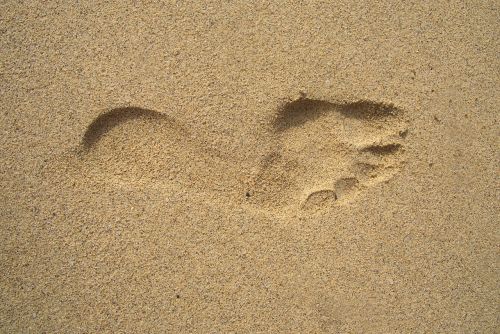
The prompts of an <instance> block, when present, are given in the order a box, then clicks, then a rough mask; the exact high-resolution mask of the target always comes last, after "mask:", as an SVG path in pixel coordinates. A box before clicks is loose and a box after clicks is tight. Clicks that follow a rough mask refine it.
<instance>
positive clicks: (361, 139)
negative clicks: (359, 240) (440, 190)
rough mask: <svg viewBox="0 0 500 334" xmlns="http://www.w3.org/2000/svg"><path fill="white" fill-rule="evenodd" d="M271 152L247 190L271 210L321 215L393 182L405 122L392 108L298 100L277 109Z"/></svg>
mask: <svg viewBox="0 0 500 334" xmlns="http://www.w3.org/2000/svg"><path fill="white" fill-rule="evenodd" d="M271 130H272V136H273V140H274V142H275V145H274V148H273V151H272V152H271V153H269V155H268V156H267V157H266V158H265V159H264V160H263V161H262V163H261V166H260V169H259V172H258V173H256V175H255V177H254V179H253V180H252V183H251V185H250V187H251V188H252V193H253V194H254V196H252V199H251V201H252V202H253V203H254V204H257V205H260V206H263V207H267V208H269V209H276V208H277V209H280V210H283V209H288V208H293V207H299V208H300V209H302V210H322V209H327V208H331V207H333V206H334V205H337V204H340V203H346V202H349V201H350V200H351V199H352V198H354V197H355V196H356V195H357V194H359V193H360V192H362V191H363V190H364V189H366V188H367V187H369V186H373V185H375V184H377V183H379V182H382V181H385V180H388V179H389V178H391V177H392V176H393V175H394V174H395V173H396V172H397V171H398V170H399V169H400V168H401V167H402V165H403V163H404V141H405V137H406V134H407V122H406V121H405V120H404V118H403V112H402V110H400V109H399V108H396V107H395V106H393V105H391V104H385V103H377V102H372V101H364V100H362V101H355V102H330V101H324V100H315V99H309V98H306V97H305V96H302V97H301V98H299V99H296V100H294V101H290V102H288V103H286V104H284V105H283V106H282V107H281V108H279V110H278V113H277V116H276V118H275V119H274V121H273V123H272V129H271Z"/></svg>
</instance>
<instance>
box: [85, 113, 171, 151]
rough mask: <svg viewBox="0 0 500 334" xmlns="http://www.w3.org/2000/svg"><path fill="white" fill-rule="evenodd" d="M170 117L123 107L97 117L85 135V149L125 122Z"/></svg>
mask: <svg viewBox="0 0 500 334" xmlns="http://www.w3.org/2000/svg"><path fill="white" fill-rule="evenodd" d="M167 117H168V116H166V115H163V114H160V113H159V112H157V111H154V110H150V109H143V108H138V107H123V108H116V109H112V110H110V111H108V112H106V113H104V114H102V115H100V116H99V117H97V118H96V119H95V120H94V121H93V122H92V123H91V124H90V125H89V126H88V127H87V131H86V132H85V134H84V135H83V139H82V144H83V147H84V148H86V149H89V148H90V147H92V146H93V145H94V144H95V143H97V142H98V141H99V140H100V139H101V138H102V137H103V136H104V135H105V134H106V133H107V132H109V131H110V130H111V129H113V128H114V127H116V126H118V125H120V124H123V123H125V122H128V121H131V120H135V119H140V118H147V119H150V120H155V119H156V120H161V119H165V118H167Z"/></svg>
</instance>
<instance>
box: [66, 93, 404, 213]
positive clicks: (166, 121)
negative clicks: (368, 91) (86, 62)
mask: <svg viewBox="0 0 500 334" xmlns="http://www.w3.org/2000/svg"><path fill="white" fill-rule="evenodd" d="M270 130H271V131H270V138H268V140H270V141H271V147H272V149H271V150H270V151H269V152H268V154H267V155H265V158H264V159H262V161H260V162H259V163H258V164H257V166H255V168H254V169H253V171H252V172H250V173H247V172H246V171H247V170H248V168H245V167H249V166H251V165H252V164H251V163H250V162H248V161H245V162H242V161H236V160H233V159H231V157H230V156H229V155H227V154H223V153H221V152H220V151H219V150H218V149H216V148H213V147H211V146H210V145H207V142H208V141H207V140H204V139H203V137H202V136H200V135H199V134H194V133H191V131H190V129H189V128H187V127H186V126H183V125H182V124H180V123H179V122H178V121H176V120H175V119H173V118H172V117H170V116H168V115H167V114H165V113H161V112H157V111H154V110H151V109H145V108H139V107H123V108H116V109H112V110H109V111H107V112H105V113H103V114H102V115H100V116H98V117H97V118H96V119H95V120H94V121H93V122H91V124H90V125H89V126H88V127H87V130H86V131H85V133H84V134H83V137H82V142H81V145H80V149H79V151H78V153H77V154H76V155H74V156H73V157H72V158H71V159H70V160H71V161H69V163H70V164H71V165H72V166H73V167H74V168H76V173H75V174H74V175H75V177H82V179H87V180H89V179H90V180H93V181H97V182H106V183H109V182H111V183H113V184H126V185H127V186H129V187H145V186H148V187H158V188H161V189H163V190H166V191H167V192H168V191H170V190H175V189H177V190H181V191H195V192H197V193H199V194H207V195H209V196H207V198H212V199H214V200H216V201H218V203H219V204H221V203H222V205H225V204H228V203H229V204H230V203H232V205H240V204H243V203H249V204H251V205H250V207H249V208H253V209H257V210H259V211H261V210H264V211H266V212H267V211H269V210H273V212H274V210H282V212H288V211H284V210H288V209H293V210H295V209H300V210H305V211H318V210H324V209H328V208H331V207H333V206H335V205H339V204H342V203H348V202H349V201H351V200H352V199H353V198H355V196H356V195H358V194H359V193H361V192H362V191H363V190H365V189H367V188H368V187H370V186H373V185H375V184H377V183H380V182H382V181H385V180H388V179H390V178H391V177H392V176H393V175H395V174H396V173H397V172H398V171H399V170H400V168H401V167H402V165H403V163H404V152H405V150H404V143H405V139H406V135H407V123H406V122H405V120H404V118H403V113H402V111H401V110H400V109H398V108H396V107H394V106H392V105H388V104H384V103H376V102H370V101H356V102H330V101H323V100H314V99H309V98H306V97H305V96H303V97H301V98H299V99H297V100H294V101H290V102H288V103H286V104H284V105H283V106H282V107H280V108H279V110H278V113H277V115H276V117H275V118H274V120H273V121H272V123H271V124H270ZM243 166H245V167H243ZM250 169H251V168H250Z"/></svg>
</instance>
